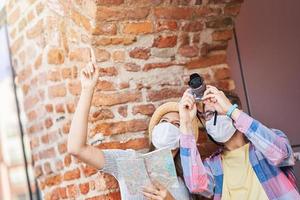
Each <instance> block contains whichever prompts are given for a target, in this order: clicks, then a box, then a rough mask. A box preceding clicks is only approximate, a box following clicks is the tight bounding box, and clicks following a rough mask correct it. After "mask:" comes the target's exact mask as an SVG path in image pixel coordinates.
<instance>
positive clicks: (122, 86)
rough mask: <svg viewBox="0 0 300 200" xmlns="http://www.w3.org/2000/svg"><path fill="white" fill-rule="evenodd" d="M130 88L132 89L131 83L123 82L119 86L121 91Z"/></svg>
mask: <svg viewBox="0 0 300 200" xmlns="http://www.w3.org/2000/svg"><path fill="white" fill-rule="evenodd" d="M129 87H130V84H129V82H121V83H120V84H119V89H120V90H122V89H126V88H129Z"/></svg>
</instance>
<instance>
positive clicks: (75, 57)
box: [69, 48, 91, 62]
mask: <svg viewBox="0 0 300 200" xmlns="http://www.w3.org/2000/svg"><path fill="white" fill-rule="evenodd" d="M90 52H91V50H90V48H77V49H74V50H72V51H71V52H70V54H69V58H70V60H71V61H78V62H88V61H90V60H91V59H90Z"/></svg>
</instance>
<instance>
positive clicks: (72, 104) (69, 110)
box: [66, 102, 75, 113]
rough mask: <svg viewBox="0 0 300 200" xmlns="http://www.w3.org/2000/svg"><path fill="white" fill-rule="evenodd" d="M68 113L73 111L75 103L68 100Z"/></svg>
mask: <svg viewBox="0 0 300 200" xmlns="http://www.w3.org/2000/svg"><path fill="white" fill-rule="evenodd" d="M66 106H67V111H68V113H74V112H75V104H74V103H72V102H69V103H67V104H66Z"/></svg>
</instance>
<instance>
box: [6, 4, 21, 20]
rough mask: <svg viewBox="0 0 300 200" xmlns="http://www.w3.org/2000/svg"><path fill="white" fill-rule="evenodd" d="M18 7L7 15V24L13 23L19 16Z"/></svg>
mask: <svg viewBox="0 0 300 200" xmlns="http://www.w3.org/2000/svg"><path fill="white" fill-rule="evenodd" d="M20 14H21V11H20V7H17V8H16V9H15V10H14V11H13V12H12V13H11V14H10V15H8V17H7V22H8V24H14V23H16V22H17V20H18V19H19V18H20Z"/></svg>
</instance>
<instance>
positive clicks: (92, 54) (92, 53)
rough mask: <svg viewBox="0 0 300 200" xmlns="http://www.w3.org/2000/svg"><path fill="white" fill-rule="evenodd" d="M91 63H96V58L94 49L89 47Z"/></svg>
mask: <svg viewBox="0 0 300 200" xmlns="http://www.w3.org/2000/svg"><path fill="white" fill-rule="evenodd" d="M91 61H92V63H96V56H95V52H94V49H93V48H92V47H91Z"/></svg>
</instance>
